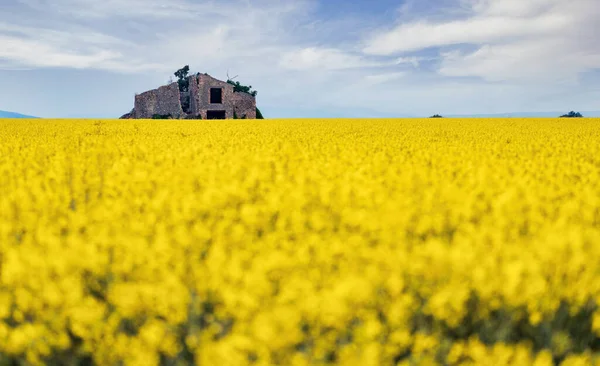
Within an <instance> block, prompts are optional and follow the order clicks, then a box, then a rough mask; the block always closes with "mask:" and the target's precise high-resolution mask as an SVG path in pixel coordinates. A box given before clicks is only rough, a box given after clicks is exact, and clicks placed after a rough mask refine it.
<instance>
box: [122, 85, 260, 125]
mask: <svg viewBox="0 0 600 366" xmlns="http://www.w3.org/2000/svg"><path fill="white" fill-rule="evenodd" d="M188 81H189V91H188V92H183V93H180V92H179V86H178V84H177V83H176V82H175V83H171V84H169V85H165V86H161V87H160V88H158V89H153V90H149V91H147V92H144V93H142V94H139V95H136V96H135V106H134V109H133V111H132V113H131V114H130V115H129V116H130V118H131V117H133V118H152V117H153V116H154V115H157V114H158V115H162V116H166V115H169V116H171V117H172V118H198V117H200V118H202V119H206V118H207V112H208V111H224V112H225V118H234V117H237V118H240V119H241V118H246V119H255V118H256V98H255V97H253V96H252V95H250V94H248V93H243V92H234V91H233V85H231V84H229V83H226V82H224V81H221V80H218V79H215V78H213V77H212V76H210V75H207V74H195V75H191V76H189V77H188ZM212 88H220V89H221V90H222V103H210V90H211V89H212ZM188 95H189V108H187V109H186V111H185V112H184V111H183V109H182V101H184V100H186V99H187V98H188ZM186 112H187V113H186ZM125 116H127V115H124V116H123V117H125Z"/></svg>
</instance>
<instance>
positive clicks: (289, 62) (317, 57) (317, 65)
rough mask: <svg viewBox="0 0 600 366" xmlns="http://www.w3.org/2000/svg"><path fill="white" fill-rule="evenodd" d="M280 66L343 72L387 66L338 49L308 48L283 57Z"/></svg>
mask: <svg viewBox="0 0 600 366" xmlns="http://www.w3.org/2000/svg"><path fill="white" fill-rule="evenodd" d="M279 64H280V66H281V67H282V68H284V69H290V70H309V69H318V70H341V69H350V68H359V67H378V66H385V65H386V64H385V63H382V62H379V61H373V60H369V59H366V58H365V57H363V56H360V55H354V54H351V53H348V52H344V51H341V50H338V49H334V48H318V47H306V48H301V49H297V50H293V51H289V52H286V53H285V54H283V55H282V56H281V60H280V63H279Z"/></svg>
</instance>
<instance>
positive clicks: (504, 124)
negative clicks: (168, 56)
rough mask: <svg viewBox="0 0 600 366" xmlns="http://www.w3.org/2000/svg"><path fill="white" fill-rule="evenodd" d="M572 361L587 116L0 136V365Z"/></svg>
mask: <svg viewBox="0 0 600 366" xmlns="http://www.w3.org/2000/svg"><path fill="white" fill-rule="evenodd" d="M15 361H18V362H17V363H15ZM19 362H20V363H19ZM594 363H596V364H600V120H598V119H576V120H569V119H566V120H565V119H561V120H558V119H465V120H459V119H422V120H417V119H406V120H394V119H388V120H386V119H372V120H369V119H364V120H344V119H339V120H318V119H307V120H301V119H298V120H256V121H247V120H227V121H200V122H198V121H171V120H169V121H144V120H127V121H123V120H121V121H115V120H102V121H94V120H79V121H77V120H0V365H16V364H19V365H42V364H54V365H89V364H97V365H144V366H151V365H158V364H161V365H173V366H176V365H194V364H195V365H202V366H204V365H210V366H212V365H223V366H227V365H232V366H233V365H236V366H237V365H292V366H300V365H348V366H352V365H357V366H358V365H361V366H370V365H373V366H375V365H437V364H439V365H494V366H500V365H536V366H542V365H554V364H561V365H565V366H567V365H571V366H574V365H589V364H594Z"/></svg>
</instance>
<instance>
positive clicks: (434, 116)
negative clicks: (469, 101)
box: [429, 114, 444, 118]
mask: <svg viewBox="0 0 600 366" xmlns="http://www.w3.org/2000/svg"><path fill="white" fill-rule="evenodd" d="M429 118H444V117H442V116H440V115H439V114H434V115H433V116H431V117H429Z"/></svg>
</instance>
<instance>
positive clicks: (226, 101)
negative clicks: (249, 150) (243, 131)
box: [189, 74, 256, 118]
mask: <svg viewBox="0 0 600 366" xmlns="http://www.w3.org/2000/svg"><path fill="white" fill-rule="evenodd" d="M189 82H190V94H191V103H190V114H192V115H194V116H197V115H201V116H202V118H206V112H207V111H210V110H218V111H225V118H233V112H234V110H235V113H236V115H237V116H238V118H242V115H246V118H256V98H254V97H253V96H252V95H250V94H247V93H234V92H233V85H231V84H229V83H227V82H225V81H221V80H218V79H215V78H213V77H212V76H210V75H205V74H199V75H193V76H190V77H189ZM211 88H221V89H222V90H223V92H222V96H223V103H221V104H218V103H210V89H211Z"/></svg>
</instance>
